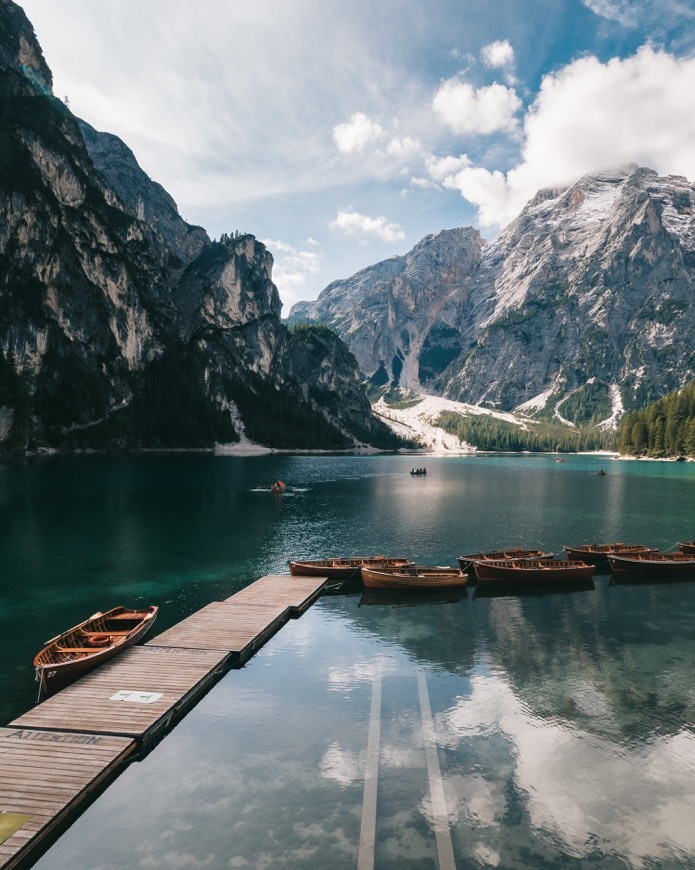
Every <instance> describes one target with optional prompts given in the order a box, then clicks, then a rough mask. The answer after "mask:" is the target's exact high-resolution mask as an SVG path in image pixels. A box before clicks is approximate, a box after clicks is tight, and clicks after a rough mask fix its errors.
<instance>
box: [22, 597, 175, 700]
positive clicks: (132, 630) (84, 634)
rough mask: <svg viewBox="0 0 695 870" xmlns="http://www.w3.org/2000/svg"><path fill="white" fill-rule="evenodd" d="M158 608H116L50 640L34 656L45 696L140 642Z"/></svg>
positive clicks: (92, 617) (97, 614)
mask: <svg viewBox="0 0 695 870" xmlns="http://www.w3.org/2000/svg"><path fill="white" fill-rule="evenodd" d="M157 609H158V608H157V607H155V606H154V605H152V606H150V607H145V608H143V609H142V610H131V609H129V608H127V607H114V608H113V609H112V610H108V611H107V612H106V613H95V614H94V615H93V616H90V617H89V619H86V620H85V621H84V622H81V623H80V624H79V625H76V626H75V627H74V628H71V629H69V630H68V631H65V632H63V633H62V634H59V635H57V636H56V637H54V638H52V639H51V640H49V641H47V643H46V645H45V646H44V648H43V649H42V650H41V652H40V653H38V654H37V655H36V656H34V668H35V669H36V679H37V680H38V681H39V682H40V683H41V689H42V691H43V693H44V694H45V695H46V696H48V695H53V694H54V693H55V692H58V691H59V690H60V689H62V688H64V687H65V686H67V685H68V684H69V683H72V682H73V680H76V679H77V678H78V677H81V676H82V675H83V674H86V673H87V672H88V671H91V670H93V669H94V668H96V667H97V666H98V665H100V664H103V663H104V662H106V661H108V660H109V659H111V658H113V657H114V656H115V655H118V653H120V652H123V650H125V649H127V648H128V647H129V646H132V645H133V644H134V643H137V641H139V640H140V639H141V638H142V637H143V636H144V635H145V633H146V632H148V631H149V630H150V628H152V625H153V624H154V621H155V619H156V618H157Z"/></svg>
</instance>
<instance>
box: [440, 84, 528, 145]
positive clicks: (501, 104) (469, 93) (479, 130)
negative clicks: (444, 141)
mask: <svg viewBox="0 0 695 870" xmlns="http://www.w3.org/2000/svg"><path fill="white" fill-rule="evenodd" d="M432 106H433V108H434V110H435V112H436V113H437V114H438V115H439V116H440V117H441V119H442V120H443V121H444V123H445V124H447V125H448V126H449V127H450V128H451V129H452V130H453V131H454V132H455V133H460V134H462V135H472V134H484V135H486V134H490V133H501V132H507V133H512V132H514V131H515V130H516V128H517V120H516V118H515V115H516V113H517V112H518V111H519V109H520V108H521V100H520V99H519V97H518V96H517V95H516V92H515V91H514V89H513V88H508V87H506V86H505V85H501V84H499V83H498V82H495V83H494V84H492V85H487V86H486V87H484V88H480V89H478V90H475V88H473V87H472V85H469V84H468V83H467V82H462V81H461V80H460V79H458V78H453V79H447V81H445V82H443V84H442V85H440V87H439V88H438V89H437V92H436V93H435V95H434V100H433V101H432Z"/></svg>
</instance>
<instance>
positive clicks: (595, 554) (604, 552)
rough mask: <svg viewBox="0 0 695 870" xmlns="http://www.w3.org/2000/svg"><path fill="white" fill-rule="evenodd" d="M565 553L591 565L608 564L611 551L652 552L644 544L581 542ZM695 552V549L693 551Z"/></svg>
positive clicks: (576, 560)
mask: <svg viewBox="0 0 695 870" xmlns="http://www.w3.org/2000/svg"><path fill="white" fill-rule="evenodd" d="M564 550H565V553H567V558H568V559H569V561H570V562H588V563H589V564H591V565H606V564H607V563H608V556H609V555H610V554H611V553H618V554H620V553H652V552H654V550H651V549H650V548H649V547H645V546H644V544H623V542H622V541H618V542H616V543H614V544H580V546H578V547H567V546H566V547H565V548H564ZM693 552H695V550H694V551H693Z"/></svg>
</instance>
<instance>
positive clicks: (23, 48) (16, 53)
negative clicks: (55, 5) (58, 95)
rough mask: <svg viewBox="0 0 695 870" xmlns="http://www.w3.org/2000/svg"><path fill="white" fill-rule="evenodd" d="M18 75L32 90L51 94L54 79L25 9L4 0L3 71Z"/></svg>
mask: <svg viewBox="0 0 695 870" xmlns="http://www.w3.org/2000/svg"><path fill="white" fill-rule="evenodd" d="M10 71H12V72H14V73H18V74H19V75H20V76H21V77H22V78H23V80H24V81H25V82H26V83H27V84H28V85H29V87H30V88H32V89H35V90H38V91H39V92H41V93H43V94H50V93H51V89H52V87H53V76H52V75H51V71H50V69H49V68H48V64H47V63H46V61H45V60H44V56H43V52H42V51H41V46H40V45H39V43H38V40H37V39H36V34H35V33H34V28H33V27H32V26H31V23H30V22H29V19H28V18H27V16H26V15H25V14H24V10H23V9H21V8H20V7H19V6H17V4H16V3H13V2H11V0H0V72H10Z"/></svg>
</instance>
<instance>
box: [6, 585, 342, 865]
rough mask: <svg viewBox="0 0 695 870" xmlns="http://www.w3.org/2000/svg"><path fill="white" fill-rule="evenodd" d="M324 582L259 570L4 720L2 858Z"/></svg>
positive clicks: (29, 841) (48, 825)
mask: <svg viewBox="0 0 695 870" xmlns="http://www.w3.org/2000/svg"><path fill="white" fill-rule="evenodd" d="M326 582H327V578H325V577H297V576H291V575H289V574H287V575H285V574H270V575H267V576H265V577H261V578H260V579H259V580H257V581H256V582H255V583H252V584H251V585H250V586H248V587H246V588H245V589H242V590H241V591H240V592H237V593H236V595H233V596H231V598H228V599H227V600H226V601H223V602H222V601H218V602H213V603H212V604H210V605H208V606H207V607H204V608H203V609H202V610H200V611H198V612H197V613H194V614H193V615H192V616H190V617H188V619H184V620H183V621H182V622H180V623H179V624H178V625H175V626H173V627H172V628H170V629H169V630H168V631H165V632H163V633H162V634H160V635H159V636H158V637H155V638H153V639H152V640H151V641H150V642H149V643H148V644H146V645H144V646H136V647H133V648H131V649H129V650H127V651H126V652H124V653H122V654H121V655H119V656H118V657H117V658H115V659H113V660H112V661H110V662H108V663H106V664H104V665H102V666H101V667H100V668H99V669H98V670H96V671H94V672H92V673H91V674H88V675H86V676H84V677H83V678H82V679H80V680H78V681H77V682H76V683H74V684H73V685H72V686H68V687H67V688H66V689H63V690H62V691H61V692H58V693H57V694H56V695H54V696H53V697H51V698H48V699H47V700H46V701H44V702H43V703H41V704H39V705H38V706H36V707H34V708H33V709H32V710H30V711H29V712H28V713H25V714H24V715H23V716H20V717H19V718H17V719H15V720H14V722H12V723H10V727H9V728H5V729H2V728H0V868H3V870H9V868H13V867H15V866H18V865H20V864H24V863H25V862H26V861H27V860H29V858H30V857H33V855H34V852H35V851H36V849H37V848H39V847H40V844H41V843H42V842H43V841H44V840H45V839H46V837H47V836H48V835H50V834H51V833H52V832H54V831H55V830H56V829H57V828H58V827H59V826H60V825H62V824H63V823H65V822H67V821H69V820H71V819H72V818H73V817H74V816H75V815H77V814H78V813H79V811H80V805H81V804H82V803H83V802H84V801H85V799H87V798H88V797H89V796H90V795H91V794H92V792H94V790H95V789H97V788H98V787H99V786H100V785H101V784H102V783H103V782H104V780H106V779H107V778H109V777H110V776H111V775H115V773H116V771H117V769H118V768H119V767H120V766H121V765H122V764H123V762H124V761H126V760H127V757H128V755H129V754H130V753H131V752H132V751H133V750H134V749H135V748H136V747H137V746H139V745H141V744H144V743H147V742H148V741H150V740H153V739H155V738H157V737H159V736H161V735H162V734H163V733H164V732H165V731H166V730H167V728H168V726H169V724H170V723H171V721H172V720H173V719H174V718H176V717H177V716H178V715H180V714H181V713H182V712H183V711H185V710H186V709H187V708H188V707H190V706H192V705H193V704H194V703H195V702H196V701H197V700H198V699H199V698H200V696H201V695H202V694H203V693H204V692H205V691H206V690H207V688H208V687H209V686H210V685H211V684H212V682H213V681H215V680H216V679H217V677H218V676H219V675H220V674H221V673H223V672H224V671H225V670H226V669H227V668H228V667H229V666H230V665H231V664H232V663H233V662H241V661H244V660H245V659H246V658H248V657H249V656H250V655H252V654H253V653H254V652H255V651H256V649H258V648H259V647H260V646H261V645H262V644H263V643H264V642H265V641H266V640H267V639H268V638H269V637H270V636H271V635H272V634H273V633H274V632H275V631H277V630H278V629H279V628H280V627H281V626H282V625H283V623H284V622H286V620H287V619H288V618H289V617H291V616H298V615H299V614H301V613H304V611H305V610H307V609H308V608H309V607H310V606H311V604H313V603H314V601H315V600H316V599H317V598H318V597H319V595H320V594H321V591H322V590H323V587H324V586H325V585H326Z"/></svg>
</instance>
